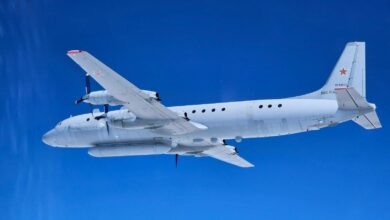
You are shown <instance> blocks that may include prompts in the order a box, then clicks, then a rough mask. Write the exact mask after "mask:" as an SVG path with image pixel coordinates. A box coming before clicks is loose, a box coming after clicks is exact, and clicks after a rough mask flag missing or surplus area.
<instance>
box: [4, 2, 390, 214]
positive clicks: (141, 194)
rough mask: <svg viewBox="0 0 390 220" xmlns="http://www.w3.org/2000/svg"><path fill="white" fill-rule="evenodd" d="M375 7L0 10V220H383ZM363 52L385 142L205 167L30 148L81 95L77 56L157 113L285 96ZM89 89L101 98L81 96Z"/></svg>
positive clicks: (381, 17)
mask: <svg viewBox="0 0 390 220" xmlns="http://www.w3.org/2000/svg"><path fill="white" fill-rule="evenodd" d="M389 12H390V3H389V1H376V0H373V1H333V0H331V1H310V2H300V1H210V0H208V1H193V2H189V1H96V0H95V1H33V2H32V1H26V0H13V1H6V0H5V1H4V0H3V1H1V4H0V39H1V46H0V68H1V69H0V74H1V80H0V96H1V97H2V102H0V107H1V111H0V112H1V114H0V122H1V125H0V150H1V151H0V152H1V153H0V218H1V219H10V220H13V219H56V220H61V219H64V220H65V219H157V218H159V219H238V218H239V219H301V220H304V219H343V220H345V219H389V218H390V211H389V210H390V187H389V186H390V148H389V139H390V137H389V130H388V128H387V127H388V124H389V123H390V122H389V120H390V119H389V110H388V108H389V107H390V103H389V101H388V100H389V99H388V97H389V90H388V85H389V83H390V77H389V69H390V64H389V51H390V41H389V39H390V29H389V27H390V14H389ZM348 41H366V42H367V46H366V49H367V96H368V99H369V101H371V102H375V103H376V104H377V106H378V114H379V116H380V118H381V121H382V124H383V125H384V128H383V129H380V130H375V131H366V130H364V129H362V128H360V127H359V126H357V125H356V124H354V123H352V122H349V123H345V124H341V125H339V126H337V127H333V128H328V129H324V130H321V131H316V132H310V133H303V134H297V135H291V136H284V137H277V138H265V139H251V140H244V141H243V142H242V143H240V144H235V145H236V146H238V148H239V150H240V153H241V155H242V156H243V157H244V158H246V159H248V160H249V161H251V162H253V163H254V164H255V165H256V167H255V168H253V169H241V168H237V167H234V166H231V165H228V164H225V163H222V162H219V161H216V160H213V159H209V158H200V159H199V158H190V157H186V158H181V159H180V164H179V165H180V166H179V168H178V169H175V167H174V158H173V157H172V156H166V155H162V156H148V157H124V158H105V159H96V158H92V157H90V156H88V155H87V153H86V150H75V149H73V150H72V149H57V148H51V147H48V146H46V145H44V144H43V143H42V142H41V136H42V134H43V133H44V132H45V131H47V130H48V129H50V128H51V127H53V126H54V125H55V124H56V122H58V121H59V120H62V119H64V118H66V117H69V115H76V114H80V113H84V112H87V111H89V108H88V106H85V105H78V106H76V105H74V104H73V102H74V100H75V99H76V98H78V97H80V95H82V94H83V93H84V88H83V84H84V79H83V71H82V70H81V69H80V68H79V67H78V66H77V65H76V64H74V63H73V62H72V61H71V60H70V59H69V58H68V57H67V56H66V55H65V53H66V51H67V50H70V49H84V50H88V51H89V52H91V53H92V54H94V55H95V56H97V57H98V58H99V59H101V60H103V61H104V62H105V63H106V64H108V65H109V66H111V67H112V68H114V69H115V70H117V71H118V72H119V73H121V74H122V75H123V76H125V77H126V78H127V79H129V80H130V81H131V82H133V83H134V84H136V85H137V86H139V87H141V88H143V89H149V90H157V91H158V92H160V94H161V95H162V98H163V100H164V104H165V105H167V106H172V105H184V104H198V103H210V102H222V101H236V100H249V99H263V98H280V97H287V96H294V95H299V94H303V93H306V92H310V91H313V90H315V89H318V88H319V87H320V86H322V84H323V83H324V82H325V81H326V79H327V77H328V75H329V73H330V71H331V70H332V68H333V65H334V64H335V62H336V60H337V58H338V56H339V55H340V53H341V51H342V49H343V47H344V45H345V44H346V42H348ZM93 86H94V88H96V89H98V88H99V87H98V86H97V85H96V84H94V85H93Z"/></svg>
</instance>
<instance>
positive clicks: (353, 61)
mask: <svg viewBox="0 0 390 220" xmlns="http://www.w3.org/2000/svg"><path fill="white" fill-rule="evenodd" d="M365 53H366V51H365V43H364V42H351V43H348V44H347V45H346V46H345V48H344V51H343V53H342V54H341V56H340V58H339V60H338V61H337V63H336V66H335V67H334V68H333V71H332V73H331V75H330V77H329V79H328V81H327V82H326V84H325V85H324V86H323V87H322V88H321V95H322V96H324V97H326V98H327V97H329V96H331V95H330V94H332V93H334V91H335V90H339V89H346V88H351V87H352V88H354V89H355V90H356V91H357V92H358V93H359V94H360V95H361V96H362V97H366V79H365V78H366V56H365Z"/></svg>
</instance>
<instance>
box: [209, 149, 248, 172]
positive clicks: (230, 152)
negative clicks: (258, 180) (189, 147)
mask: <svg viewBox="0 0 390 220" xmlns="http://www.w3.org/2000/svg"><path fill="white" fill-rule="evenodd" d="M202 154H205V155H207V156H209V157H212V158H214V159H217V160H221V161H223V162H226V163H230V164H233V165H236V166H239V167H245V168H249V167H254V165H253V164H251V163H250V162H248V161H246V160H245V159H243V158H242V157H240V156H238V153H237V151H236V150H235V149H234V147H233V146H229V145H217V146H214V147H211V148H210V149H208V150H205V151H203V152H202Z"/></svg>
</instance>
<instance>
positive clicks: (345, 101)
mask: <svg viewBox="0 0 390 220" xmlns="http://www.w3.org/2000/svg"><path fill="white" fill-rule="evenodd" d="M335 92H336V97H337V102H338V105H339V108H340V109H343V110H370V111H371V110H374V108H373V107H372V106H371V105H370V104H369V103H368V102H367V100H366V99H365V98H364V97H363V96H361V95H360V94H359V93H358V92H357V91H356V90H355V89H354V88H345V89H337V90H336V91H335Z"/></svg>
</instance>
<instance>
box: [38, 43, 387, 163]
mask: <svg viewBox="0 0 390 220" xmlns="http://www.w3.org/2000/svg"><path fill="white" fill-rule="evenodd" d="M68 56H69V57H70V58H71V59H73V60H74V61H75V62H76V63H77V64H79V65H80V66H81V68H83V69H84V70H85V71H86V72H87V85H86V86H87V94H86V95H85V96H83V97H82V98H81V99H80V100H78V101H77V102H78V103H79V102H86V103H90V104H94V105H105V111H104V112H99V111H94V112H93V113H88V114H83V115H78V116H74V117H70V118H68V119H65V120H63V121H61V122H59V123H58V124H57V125H56V126H55V128H53V129H52V130H50V131H49V132H47V133H46V134H45V135H44V136H43V141H44V142H45V143H46V144H48V145H51V146H55V147H69V148H70V147H73V148H74V147H88V148H89V150H88V153H89V154H90V155H92V156H95V157H113V156H131V155H152V154H174V155H192V156H199V157H201V156H209V157H213V158H215V159H218V160H222V161H224V162H227V163H231V164H233V165H237V166H240V167H252V166H253V165H252V164H251V163H249V162H248V161H246V160H244V159H243V158H241V157H240V156H239V155H238V153H237V151H236V149H235V147H233V146H230V145H227V144H226V142H225V140H231V139H235V140H236V141H237V142H240V141H241V139H243V138H258V137H271V136H279V135H288V134H294V133H299V132H305V131H311V130H318V129H321V128H324V127H328V126H334V125H337V124H338V123H341V122H345V121H349V120H353V121H355V122H356V123H358V124H359V125H361V126H362V127H364V128H366V129H375V128H380V127H381V124H380V122H379V119H378V117H377V114H376V112H375V109H376V106H375V105H374V104H371V103H368V102H367V100H366V98H365V93H366V91H365V43H364V42H352V43H348V44H347V45H346V47H345V49H344V51H343V53H342V55H341V57H340V58H339V60H338V62H337V64H336V66H335V67H334V69H333V71H332V73H331V76H330V78H329V79H328V81H327V83H326V84H325V85H324V86H323V87H322V88H321V89H319V90H317V91H315V92H312V93H309V94H306V95H302V96H298V97H292V98H285V99H269V100H253V101H241V102H226V103H214V104H201V105H187V106H176V107H165V106H163V105H162V104H161V102H160V97H159V94H158V93H156V92H153V91H147V90H140V89H139V88H137V87H136V86H134V85H133V84H131V83H130V82H129V81H127V80H126V79H124V78H123V77H121V76H120V75H119V74H118V73H116V72H115V71H113V70H112V69H110V68H109V67H107V66H106V65H104V64H103V63H101V62H100V61H99V60H97V59H96V58H95V57H93V56H92V55H90V54H89V53H88V52H85V51H80V50H72V51H69V52H68ZM90 76H91V77H92V78H94V79H95V80H96V81H97V82H98V83H99V84H100V85H101V86H102V87H103V88H104V89H105V90H102V91H95V92H91V91H90V89H89V77H90ZM108 105H120V106H122V107H121V109H120V110H115V111H108Z"/></svg>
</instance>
